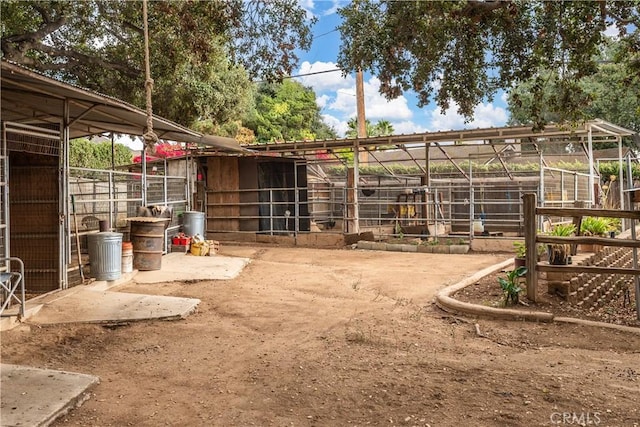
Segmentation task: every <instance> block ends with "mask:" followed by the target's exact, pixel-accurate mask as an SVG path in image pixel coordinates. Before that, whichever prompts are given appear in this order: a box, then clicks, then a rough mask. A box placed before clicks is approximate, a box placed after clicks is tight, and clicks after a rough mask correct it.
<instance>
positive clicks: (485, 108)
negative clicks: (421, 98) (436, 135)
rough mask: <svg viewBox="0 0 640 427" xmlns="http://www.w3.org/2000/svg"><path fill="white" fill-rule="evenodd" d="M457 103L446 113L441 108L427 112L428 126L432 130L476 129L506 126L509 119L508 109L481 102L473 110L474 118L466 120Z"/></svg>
mask: <svg viewBox="0 0 640 427" xmlns="http://www.w3.org/2000/svg"><path fill="white" fill-rule="evenodd" d="M457 108H458V107H457V105H455V104H453V105H451V106H450V107H449V108H448V109H447V110H446V111H445V113H444V114H442V113H441V112H440V110H433V111H429V112H428V113H427V118H428V121H429V123H428V127H429V130H430V131H441V130H457V129H475V128H488V127H499V126H504V124H505V123H506V121H507V111H506V110H505V109H504V108H502V107H496V106H494V105H493V104H480V105H478V106H476V108H475V109H474V111H473V120H472V121H471V122H469V123H465V122H464V117H463V116H461V115H459V114H458V113H457V112H456V110H457Z"/></svg>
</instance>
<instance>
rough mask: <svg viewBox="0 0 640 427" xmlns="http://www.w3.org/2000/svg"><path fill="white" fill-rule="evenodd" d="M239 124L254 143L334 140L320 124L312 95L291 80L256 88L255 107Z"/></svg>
mask: <svg viewBox="0 0 640 427" xmlns="http://www.w3.org/2000/svg"><path fill="white" fill-rule="evenodd" d="M243 122H244V124H245V126H246V127H247V128H249V129H251V130H253V132H254V133H255V136H256V141H257V142H258V143H266V142H271V141H300V140H309V139H326V138H335V137H336V134H335V131H334V130H333V129H331V128H330V127H329V126H328V125H326V124H325V123H324V122H323V121H322V116H321V115H320V108H319V107H318V105H317V103H316V94H315V92H314V91H313V90H312V89H311V88H308V87H305V86H303V85H302V84H300V83H298V82H295V81H293V80H284V81H283V82H282V83H261V84H260V85H258V88H257V91H256V94H255V107H254V108H253V109H252V110H251V111H250V112H249V113H248V114H247V116H246V117H245V119H244V120H243Z"/></svg>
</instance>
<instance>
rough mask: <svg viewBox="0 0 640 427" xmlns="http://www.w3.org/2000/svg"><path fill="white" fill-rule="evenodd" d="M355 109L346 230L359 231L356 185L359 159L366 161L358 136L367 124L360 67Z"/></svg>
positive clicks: (364, 133)
mask: <svg viewBox="0 0 640 427" xmlns="http://www.w3.org/2000/svg"><path fill="white" fill-rule="evenodd" d="M356 110H357V113H358V119H357V120H358V137H357V138H356V140H355V141H354V143H353V169H351V168H349V170H347V187H348V188H349V190H348V191H347V213H348V215H347V216H348V217H349V221H348V222H347V231H348V232H349V233H354V234H355V233H360V209H359V206H358V186H359V183H360V160H362V161H364V162H367V161H368V159H365V158H364V156H363V157H361V154H364V153H360V138H366V137H367V126H366V122H365V118H364V83H363V78H362V69H360V68H358V70H357V71H356Z"/></svg>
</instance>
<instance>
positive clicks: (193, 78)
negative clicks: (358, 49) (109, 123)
mask: <svg viewBox="0 0 640 427" xmlns="http://www.w3.org/2000/svg"><path fill="white" fill-rule="evenodd" d="M0 7H1V9H0V13H1V15H2V26H1V29H2V34H1V36H2V38H1V47H2V55H3V57H4V58H5V59H9V60H12V61H15V62H18V63H20V64H24V65H27V66H29V67H31V68H35V69H37V70H39V71H42V72H45V73H47V74H49V75H51V76H54V77H58V78H61V79H63V80H65V81H68V82H71V83H75V84H79V85H81V86H84V87H87V88H89V89H93V90H97V91H99V92H102V93H106V94H108V95H112V96H115V97H118V98H120V99H123V100H125V101H128V102H130V103H132V104H134V105H137V106H139V107H144V105H145V96H144V78H145V77H144V63H143V60H144V39H143V21H142V2H141V1H125V0H112V1H102V0H85V1H55V0H49V1H41V0H30V1H23V0H4V1H2V2H1V3H0ZM148 21H149V34H150V40H149V42H150V50H151V70H152V77H153V79H154V98H153V103H154V112H155V113H157V114H159V115H161V116H164V117H167V118H169V119H172V120H174V121H176V122H178V123H181V124H183V125H186V126H191V125H193V124H194V122H196V121H199V120H212V121H214V122H215V123H216V124H222V123H224V122H226V121H227V120H230V119H231V118H232V117H234V116H236V115H237V114H238V112H239V111H243V110H245V109H246V105H245V103H246V99H247V96H248V95H249V93H248V91H249V87H250V78H251V77H254V76H260V77H262V78H266V79H277V78H279V77H281V76H282V75H287V74H290V71H291V70H292V68H293V67H294V66H295V65H296V64H297V60H298V58H297V55H296V49H307V48H308V47H309V46H310V43H311V33H310V25H311V24H312V22H313V21H309V20H307V17H306V13H305V11H304V10H303V9H302V7H301V6H300V5H299V4H298V2H296V1H295V0H269V1H266V0H262V1H261V0H256V1H242V0H210V1H150V2H149V19H148Z"/></svg>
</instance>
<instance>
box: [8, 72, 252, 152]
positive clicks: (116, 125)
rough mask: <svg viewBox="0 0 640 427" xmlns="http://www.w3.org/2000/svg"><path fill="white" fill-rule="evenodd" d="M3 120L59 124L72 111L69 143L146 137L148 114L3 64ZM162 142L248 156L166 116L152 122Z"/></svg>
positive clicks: (231, 144) (220, 139)
mask: <svg viewBox="0 0 640 427" xmlns="http://www.w3.org/2000/svg"><path fill="white" fill-rule="evenodd" d="M1 62H2V73H1V74H0V77H1V85H0V89H1V94H2V103H1V105H2V120H3V121H8V122H19V123H24V124H38V123H60V122H62V120H63V117H64V110H65V102H66V103H67V104H68V108H69V138H81V137H88V136H91V135H96V134H102V133H105V132H115V133H122V134H127V135H136V136H142V135H143V133H144V130H145V127H146V112H145V111H144V110H142V109H140V108H137V107H135V106H133V105H131V104H128V103H126V102H124V101H121V100H119V99H116V98H113V97H111V96H107V95H103V94H100V93H96V92H93V91H90V90H87V89H84V88H81V87H78V86H74V85H71V84H68V83H64V82H61V81H58V80H55V79H52V78H50V77H47V76H44V75H42V74H40V73H38V72H35V71H32V70H29V69H26V68H24V67H22V66H20V65H18V64H15V63H12V62H8V61H5V60H2V61H1ZM153 130H154V132H155V133H156V134H157V135H158V137H159V138H161V139H165V140H170V141H176V142H188V143H195V144H198V145H203V146H208V147H213V148H216V149H220V150H223V151H231V152H246V151H247V150H246V149H244V148H242V147H240V145H239V144H238V143H237V142H236V141H235V140H234V139H232V138H225V137H220V136H215V135H203V134H201V133H199V132H195V131H192V130H190V129H188V128H186V127H184V126H181V125H179V124H177V123H174V122H172V121H170V120H167V119H164V118H162V117H158V116H155V115H154V117H153Z"/></svg>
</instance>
